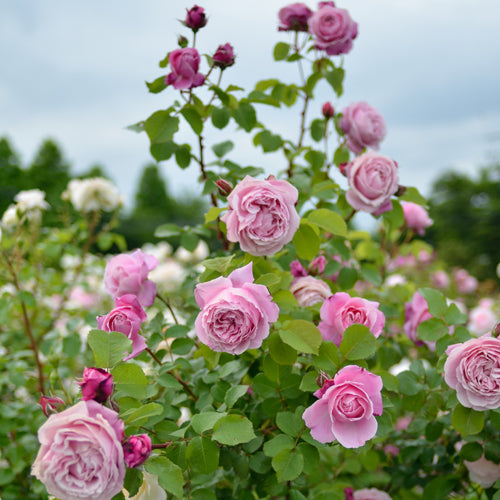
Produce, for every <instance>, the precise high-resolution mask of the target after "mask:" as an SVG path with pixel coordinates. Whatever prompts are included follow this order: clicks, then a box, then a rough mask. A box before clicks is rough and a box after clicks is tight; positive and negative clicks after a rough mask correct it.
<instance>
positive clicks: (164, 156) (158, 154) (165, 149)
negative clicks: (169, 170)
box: [149, 141, 177, 161]
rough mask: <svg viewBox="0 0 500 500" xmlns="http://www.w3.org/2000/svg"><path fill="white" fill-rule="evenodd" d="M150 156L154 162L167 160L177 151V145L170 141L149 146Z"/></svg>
mask: <svg viewBox="0 0 500 500" xmlns="http://www.w3.org/2000/svg"><path fill="white" fill-rule="evenodd" d="M149 149H150V151H151V155H152V156H153V158H154V159H155V160H156V161H163V160H168V159H169V158H170V157H171V156H172V155H173V154H174V153H175V151H176V150H177V145H176V144H175V143H174V142H172V141H166V142H159V143H154V144H151V147H150V148H149Z"/></svg>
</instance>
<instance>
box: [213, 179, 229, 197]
mask: <svg viewBox="0 0 500 500" xmlns="http://www.w3.org/2000/svg"><path fill="white" fill-rule="evenodd" d="M216 184H217V189H218V190H219V194H220V195H221V196H229V194H230V193H231V191H232V190H233V185H232V184H231V183H230V182H229V181H226V180H225V179H219V180H218V181H217V182H216Z"/></svg>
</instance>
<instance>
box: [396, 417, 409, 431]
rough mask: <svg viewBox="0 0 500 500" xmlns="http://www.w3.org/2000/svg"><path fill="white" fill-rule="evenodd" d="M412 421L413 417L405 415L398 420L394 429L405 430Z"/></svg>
mask: <svg viewBox="0 0 500 500" xmlns="http://www.w3.org/2000/svg"><path fill="white" fill-rule="evenodd" d="M411 421H412V418H411V417H409V416H405V417H399V418H398V419H397V420H396V424H395V425H394V429H396V430H397V431H405V430H406V429H408V426H409V425H410V422H411Z"/></svg>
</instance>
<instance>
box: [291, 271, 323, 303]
mask: <svg viewBox="0 0 500 500" xmlns="http://www.w3.org/2000/svg"><path fill="white" fill-rule="evenodd" d="M290 291H291V292H292V293H293V295H294V297H295V298H296V299H297V302H298V303H299V305H300V306H301V307H311V306H313V305H314V304H317V303H318V302H323V301H324V300H325V299H327V298H328V297H330V295H331V294H332V292H331V290H330V287H329V286H328V285H327V284H326V283H325V282H324V281H323V280H320V279H318V278H313V277H312V276H304V277H302V278H297V279H296V280H295V281H294V282H293V283H292V285H291V286H290Z"/></svg>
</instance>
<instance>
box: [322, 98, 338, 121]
mask: <svg viewBox="0 0 500 500" xmlns="http://www.w3.org/2000/svg"><path fill="white" fill-rule="evenodd" d="M321 112H322V113H323V116H324V117H325V118H326V119H327V120H328V119H330V118H331V117H332V116H333V115H334V114H335V111H334V109H333V106H332V103H331V102H325V104H323V107H322V108H321Z"/></svg>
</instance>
